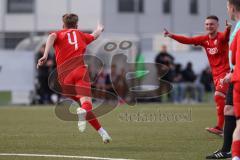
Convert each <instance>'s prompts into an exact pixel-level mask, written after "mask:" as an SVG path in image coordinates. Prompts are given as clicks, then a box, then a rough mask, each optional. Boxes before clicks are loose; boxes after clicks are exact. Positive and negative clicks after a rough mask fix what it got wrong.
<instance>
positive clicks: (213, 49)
mask: <svg viewBox="0 0 240 160" xmlns="http://www.w3.org/2000/svg"><path fill="white" fill-rule="evenodd" d="M207 51H208V53H209V54H210V55H215V54H217V53H218V49H217V47H214V48H207Z"/></svg>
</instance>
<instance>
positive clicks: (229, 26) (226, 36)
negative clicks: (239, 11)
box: [223, 20, 232, 42]
mask: <svg viewBox="0 0 240 160" xmlns="http://www.w3.org/2000/svg"><path fill="white" fill-rule="evenodd" d="M225 25H226V28H225V31H224V35H223V36H224V40H225V41H227V42H228V41H229V38H230V33H231V29H232V24H231V23H228V21H227V20H226V24H225Z"/></svg>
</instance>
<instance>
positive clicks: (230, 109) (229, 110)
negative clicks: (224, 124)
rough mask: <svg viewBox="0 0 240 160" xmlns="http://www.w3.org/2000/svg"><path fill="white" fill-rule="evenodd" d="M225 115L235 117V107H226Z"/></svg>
mask: <svg viewBox="0 0 240 160" xmlns="http://www.w3.org/2000/svg"><path fill="white" fill-rule="evenodd" d="M224 115H225V116H234V110H233V106H230V105H226V106H225V108H224Z"/></svg>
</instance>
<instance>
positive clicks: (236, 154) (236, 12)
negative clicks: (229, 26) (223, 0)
mask: <svg viewBox="0 0 240 160" xmlns="http://www.w3.org/2000/svg"><path fill="white" fill-rule="evenodd" d="M227 9H228V14H229V17H230V18H231V19H232V20H234V21H237V25H240V0H228V2H227ZM230 51H231V53H232V59H231V61H232V64H233V65H234V68H233V71H232V73H229V74H228V75H227V76H226V77H225V78H224V79H223V80H222V83H228V82H232V83H233V104H234V114H235V117H236V119H237V126H236V128H235V131H234V133H233V143H232V157H233V160H240V29H238V30H237V31H236V35H235V37H234V38H233V41H232V43H231V45H230Z"/></svg>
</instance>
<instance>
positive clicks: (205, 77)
mask: <svg viewBox="0 0 240 160" xmlns="http://www.w3.org/2000/svg"><path fill="white" fill-rule="evenodd" d="M200 82H201V83H202V84H203V85H204V89H205V91H206V92H212V91H213V78H212V73H211V69H210V67H207V68H206V69H204V70H203V71H202V74H201V77H200Z"/></svg>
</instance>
